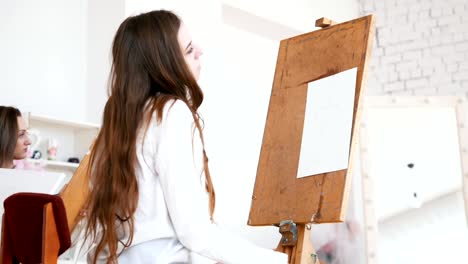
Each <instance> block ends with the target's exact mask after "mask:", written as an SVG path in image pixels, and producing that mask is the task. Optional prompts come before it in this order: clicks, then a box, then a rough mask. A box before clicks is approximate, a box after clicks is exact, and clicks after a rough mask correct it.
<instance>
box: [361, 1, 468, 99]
mask: <svg viewBox="0 0 468 264" xmlns="http://www.w3.org/2000/svg"><path fill="white" fill-rule="evenodd" d="M360 2H361V5H360V7H361V14H363V15H364V14H367V13H373V14H375V15H376V17H377V23H376V25H377V28H376V42H375V45H374V47H375V48H374V52H373V59H372V64H371V68H370V69H371V70H370V73H369V74H368V75H369V86H368V93H370V94H373V95H380V94H398V95H462V96H467V95H468V62H467V60H468V2H467V1H466V0H446V1H440V0H424V1H418V0H408V1H395V0H361V1H360Z"/></svg>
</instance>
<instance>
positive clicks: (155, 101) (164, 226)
mask: <svg viewBox="0 0 468 264" xmlns="http://www.w3.org/2000/svg"><path fill="white" fill-rule="evenodd" d="M201 54H202V52H201V50H200V48H199V47H198V46H197V45H195V43H193V42H192V41H191V36H190V33H189V32H188V30H187V28H186V27H185V25H184V24H183V23H182V22H181V20H180V19H179V18H178V17H177V16H176V15H174V14H173V13H171V12H168V11H164V10H161V11H152V12H149V13H145V14H141V15H138V16H134V17H129V18H127V19H126V20H125V21H124V22H123V23H122V24H121V25H120V27H119V29H118V31H117V33H116V35H115V38H114V42H113V47H112V56H113V61H112V72H111V85H110V86H111V87H110V95H109V99H108V101H107V103H106V105H105V108H104V116H103V124H102V128H101V131H100V132H99V135H98V137H97V139H96V142H95V144H94V147H93V149H92V151H91V159H90V160H91V161H90V166H89V168H90V173H91V186H92V191H91V194H90V197H89V201H88V213H87V217H88V223H87V228H86V234H87V235H86V236H87V237H88V238H91V239H92V242H94V243H95V245H96V247H95V249H94V253H92V254H90V256H89V258H90V261H91V262H92V263H96V262H108V263H109V262H112V263H114V262H116V261H118V262H119V263H135V264H137V263H215V262H222V263H287V256H286V255H285V254H282V253H278V252H274V251H273V250H267V249H263V248H259V247H257V246H255V245H253V244H251V243H249V242H248V241H246V240H243V239H241V238H239V237H236V236H234V235H233V234H230V233H228V232H224V231H223V230H221V229H220V228H219V227H218V226H217V225H216V224H215V223H213V212H214V208H215V192H214V189H213V184H212V182H211V178H210V172H209V169H208V159H207V157H206V154H205V151H204V143H203V131H202V128H201V125H200V123H201V120H200V118H199V115H198V113H197V109H198V107H199V106H200V105H201V103H202V101H203V93H202V91H201V89H200V87H199V86H198V84H197V79H198V77H199V74H200V60H199V57H200V56H201Z"/></svg>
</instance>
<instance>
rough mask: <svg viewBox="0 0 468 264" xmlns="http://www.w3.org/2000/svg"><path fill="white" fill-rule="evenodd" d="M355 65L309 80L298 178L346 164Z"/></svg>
mask: <svg viewBox="0 0 468 264" xmlns="http://www.w3.org/2000/svg"><path fill="white" fill-rule="evenodd" d="M356 76H357V68H352V69H349V70H346V71H343V72H340V73H337V74H335V75H332V76H329V77H326V78H323V79H319V80H316V81H313V82H310V83H309V84H308V87H307V103H306V110H305V118H304V128H303V133H302V143H301V152H300V157H299V166H298V171H297V177H298V178H302V177H307V176H312V175H317V174H321V173H326V172H332V171H337V170H342V169H346V168H347V167H348V159H349V147H350V142H351V129H352V120H353V107H354V92H355V85H356Z"/></svg>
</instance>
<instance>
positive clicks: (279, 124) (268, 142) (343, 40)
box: [248, 15, 374, 263]
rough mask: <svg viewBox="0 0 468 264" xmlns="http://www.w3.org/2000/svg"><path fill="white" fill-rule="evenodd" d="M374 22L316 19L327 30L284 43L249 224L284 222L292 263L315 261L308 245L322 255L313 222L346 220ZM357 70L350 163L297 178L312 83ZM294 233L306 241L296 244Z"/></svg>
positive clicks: (369, 18) (284, 245) (285, 242)
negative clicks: (315, 246) (312, 234)
mask: <svg viewBox="0 0 468 264" xmlns="http://www.w3.org/2000/svg"><path fill="white" fill-rule="evenodd" d="M373 24H374V20H373V16H372V15H369V16H366V17H362V18H358V19H355V20H351V21H348V22H344V23H341V24H336V25H334V22H333V21H331V20H329V19H324V18H322V19H319V20H317V22H316V25H317V26H320V27H324V29H322V30H318V31H314V32H311V33H307V34H303V35H300V36H297V37H293V38H290V39H286V40H283V41H281V43H280V48H279V53H278V60H277V65H276V71H275V80H274V83H273V88H272V94H271V98H270V104H269V110H268V116H267V122H266V125H265V132H264V136H263V143H262V149H261V154H260V160H259V165H258V170H257V177H256V181H255V187H254V194H253V196H252V205H251V210H250V215H249V220H248V224H249V225H253V226H255V225H279V227H280V232H281V233H282V234H283V238H282V240H281V242H280V245H279V246H278V250H279V251H282V252H286V253H288V255H289V256H290V263H311V262H309V261H311V259H310V257H307V259H304V258H302V256H303V255H304V252H305V251H307V253H306V254H305V255H307V256H309V255H315V254H314V253H313V252H314V251H313V247H312V245H311V243H310V238H309V237H308V231H309V230H310V228H308V225H309V224H310V223H333V222H342V221H344V218H345V210H342V209H343V208H346V205H347V196H348V192H349V188H350V184H351V180H350V178H351V174H352V165H353V158H354V155H355V151H357V136H358V135H359V133H358V130H359V128H360V126H359V122H360V121H359V120H360V115H361V100H362V97H363V96H362V95H363V94H364V91H365V80H366V73H367V66H368V58H369V57H370V53H371V49H372V41H373ZM304 43H305V44H304ZM305 45H307V46H305ZM312 59H313V61H312ZM305 66H307V67H305ZM352 68H357V77H356V86H355V97H354V108H353V118H352V128H351V142H350V143H349V159H348V167H347V168H346V169H343V170H337V171H332V172H326V173H321V174H317V175H314V176H313V177H305V178H299V179H298V178H297V177H296V175H297V169H298V166H297V164H298V160H299V150H300V146H301V139H302V132H303V131H302V129H303V125H304V124H303V123H304V118H305V117H304V113H305V100H306V93H307V83H309V82H312V81H315V80H319V79H322V78H325V77H328V76H331V75H334V74H337V73H340V72H343V71H345V70H349V69H352ZM301 122H302V123H301ZM273 179H274V180H273ZM272 207H273V208H272ZM322 209H323V210H322ZM296 224H297V225H296ZM296 231H299V232H298V233H294V232H296ZM304 232H306V236H307V238H306V240H307V241H308V242H307V243H303V240H302V238H304ZM292 237H294V238H301V239H299V240H298V242H297V244H296V243H291V242H290V238H292ZM303 249H304V250H303ZM315 256H316V255H315ZM315 263H316V262H315Z"/></svg>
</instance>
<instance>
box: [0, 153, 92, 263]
mask: <svg viewBox="0 0 468 264" xmlns="http://www.w3.org/2000/svg"><path fill="white" fill-rule="evenodd" d="M88 162H89V155H86V156H85V157H84V158H83V161H82V162H81V164H80V166H79V167H78V169H77V170H76V172H75V174H74V175H73V177H72V179H71V181H70V182H69V183H68V185H67V186H66V187H65V188H64V189H63V191H62V192H61V193H60V194H58V195H49V194H37V193H17V194H14V195H12V196H10V197H8V198H7V199H6V200H5V202H4V208H5V212H4V215H3V219H2V221H3V225H2V245H1V251H0V252H1V256H0V264H10V263H23V264H37V263H44V264H50V263H57V259H58V257H59V255H60V254H62V253H63V252H64V251H66V250H67V249H68V248H69V247H70V245H71V239H70V233H71V232H72V231H73V230H74V228H75V226H76V224H77V223H78V220H79V213H80V210H81V209H82V208H83V206H84V204H85V202H86V199H87V197H88V194H89V181H88V180H89V176H88V173H87V171H88V169H87V168H88Z"/></svg>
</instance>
